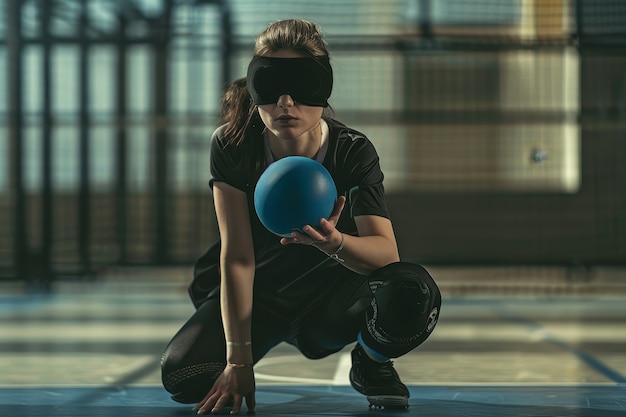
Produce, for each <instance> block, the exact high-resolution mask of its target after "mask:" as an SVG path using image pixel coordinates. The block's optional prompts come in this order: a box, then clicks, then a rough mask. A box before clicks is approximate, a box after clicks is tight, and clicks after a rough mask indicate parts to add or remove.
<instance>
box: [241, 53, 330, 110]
mask: <svg viewBox="0 0 626 417" xmlns="http://www.w3.org/2000/svg"><path fill="white" fill-rule="evenodd" d="M247 85H248V91H249V92H250V96H251V97H252V101H253V102H254V104H257V105H261V104H275V103H276V102H277V101H278V98H279V97H280V96H282V95H283V94H288V95H290V96H291V98H293V100H294V101H296V102H298V103H302V104H305V105H307V106H317V107H327V106H328V101H327V100H328V98H329V97H330V93H331V91H332V89H333V70H332V67H331V66H330V60H329V58H328V57H327V56H322V57H315V58H268V57H263V56H258V55H256V56H254V58H252V61H250V65H249V66H248V76H247Z"/></svg>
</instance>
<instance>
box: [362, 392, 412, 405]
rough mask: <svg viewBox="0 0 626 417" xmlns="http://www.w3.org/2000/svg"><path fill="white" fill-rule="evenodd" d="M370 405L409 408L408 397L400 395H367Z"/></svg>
mask: <svg viewBox="0 0 626 417" xmlns="http://www.w3.org/2000/svg"><path fill="white" fill-rule="evenodd" d="M367 401H369V403H370V407H377V408H409V399H408V398H407V397H405V396H401V395H368V396H367Z"/></svg>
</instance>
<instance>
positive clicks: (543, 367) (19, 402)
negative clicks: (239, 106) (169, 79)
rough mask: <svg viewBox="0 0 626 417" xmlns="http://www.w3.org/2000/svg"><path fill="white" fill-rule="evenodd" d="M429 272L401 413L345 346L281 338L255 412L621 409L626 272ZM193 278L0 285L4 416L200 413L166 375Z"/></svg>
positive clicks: (597, 414) (260, 368) (112, 275)
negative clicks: (435, 313)
mask: <svg viewBox="0 0 626 417" xmlns="http://www.w3.org/2000/svg"><path fill="white" fill-rule="evenodd" d="M429 269H430V270H431V273H432V274H433V276H434V277H435V279H436V280H437V281H438V282H439V284H440V287H441V289H442V293H443V296H444V304H443V307H442V313H441V319H440V321H439V324H438V326H437V328H436V331H435V332H434V334H433V335H432V336H431V338H430V339H429V340H428V341H427V342H426V343H425V344H423V345H422V346H421V347H419V348H418V349H417V350H415V351H413V352H411V353H410V354H408V355H406V356H404V357H401V358H398V359H397V360H395V365H396V368H397V370H398V372H399V373H400V375H401V377H402V379H403V381H404V382H405V383H406V384H407V385H408V386H409V388H410V392H411V398H410V400H409V404H410V407H409V408H408V409H407V410H377V409H370V408H369V407H368V404H367V401H366V399H365V398H364V397H363V396H362V395H360V394H358V393H357V392H356V391H354V390H353V389H352V388H351V387H350V385H349V382H348V370H349V368H350V356H349V355H350V349H351V346H349V347H346V349H345V350H344V351H342V352H339V353H337V354H335V355H332V356H330V357H328V358H325V359H322V360H318V361H311V360H307V359H305V358H304V357H302V356H300V355H299V354H298V352H297V351H296V350H295V349H294V348H292V347H291V346H289V345H286V344H285V345H280V346H278V347H277V348H276V349H275V350H273V351H272V352H271V353H270V354H269V355H268V356H267V357H266V358H264V359H263V360H262V361H261V362H260V363H259V364H258V365H257V366H256V381H257V396H256V398H257V409H256V414H257V415H263V416H287V417H290V416H368V417H375V416H379V415H380V416H391V417H393V416H420V417H431V416H432V417H437V416H441V417H451V416H454V417H459V416H472V417H478V416H497V417H509V416H520V417H521V416H524V417H527V416H546V417H547V416H550V417H559V416H576V417H609V416H610V417H613V416H615V417H617V416H626V272H625V271H623V270H618V269H610V268H607V269H594V270H585V269H562V268H469V269H462V268H457V269H455V268H434V267H433V268H429ZM189 276H190V270H188V269H185V268H163V269H132V270H117V271H107V272H105V273H102V274H100V275H98V276H97V278H95V279H94V280H90V281H88V282H87V281H84V282H81V281H76V280H74V281H64V282H60V283H57V284H54V285H53V291H51V292H50V293H48V294H45V293H41V292H36V291H25V290H24V286H23V284H19V283H4V284H1V283H0V352H1V354H0V367H1V369H2V373H1V374H0V416H3V417H4V416H6V417H22V416H29V417H30V416H50V417H74V416H81V417H86V416H94V417H99V416H119V417H133V416H152V417H158V416H185V415H192V414H193V411H192V406H191V405H183V404H178V403H176V402H173V401H172V400H171V399H170V398H169V395H168V393H167V392H165V390H164V389H163V388H162V387H161V384H160V373H159V360H160V355H161V352H162V350H163V348H164V346H165V344H166V343H167V342H168V340H169V338H170V337H171V336H172V335H173V334H174V333H175V332H176V331H177V330H178V328H179V327H180V326H181V325H182V324H183V322H184V321H185V320H186V319H187V317H188V316H189V315H190V314H191V312H192V306H191V303H190V302H189V301H188V299H187V295H186V284H187V281H188V279H189ZM244 410H245V407H244ZM242 414H244V413H242Z"/></svg>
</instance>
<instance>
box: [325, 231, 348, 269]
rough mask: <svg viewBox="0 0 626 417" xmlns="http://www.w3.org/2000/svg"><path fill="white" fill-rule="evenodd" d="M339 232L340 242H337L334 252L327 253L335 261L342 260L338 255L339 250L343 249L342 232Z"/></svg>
mask: <svg viewBox="0 0 626 417" xmlns="http://www.w3.org/2000/svg"><path fill="white" fill-rule="evenodd" d="M339 233H340V234H341V243H340V244H339V247H338V248H337V250H336V251H335V253H333V254H329V255H328V256H330V257H331V258H333V259H334V260H336V261H339V262H343V261H344V260H343V259H341V258H340V257H339V252H341V250H342V249H343V242H344V238H343V233H341V232H339Z"/></svg>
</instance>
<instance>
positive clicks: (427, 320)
mask: <svg viewBox="0 0 626 417" xmlns="http://www.w3.org/2000/svg"><path fill="white" fill-rule="evenodd" d="M326 123H327V126H328V137H327V141H326V143H325V145H324V155H323V165H324V166H325V167H326V168H327V169H328V171H329V172H330V174H331V175H332V177H333V179H334V181H335V184H336V186H337V190H338V192H339V194H341V195H345V196H346V197H347V203H346V206H345V208H344V210H343V212H342V214H341V217H340V219H339V221H338V223H337V226H336V227H337V229H338V230H340V231H341V232H343V233H346V234H356V233H357V230H356V225H355V222H354V217H356V216H361V215H375V216H382V217H386V218H389V213H388V210H387V206H386V204H385V200H384V188H383V173H382V172H381V170H380V166H379V161H378V155H377V153H376V150H375V148H374V146H373V145H372V143H371V142H370V141H369V139H367V137H365V136H364V135H363V134H361V133H359V132H357V131H355V130H352V129H350V128H348V127H346V126H345V125H343V124H341V123H340V122H337V121H335V120H332V119H327V120H326ZM222 132H223V128H218V129H217V130H216V132H215V133H214V135H213V138H212V144H211V175H212V179H211V182H210V183H211V184H213V183H214V182H217V181H223V182H226V183H228V184H229V185H231V186H233V187H235V188H237V189H240V190H241V191H243V192H245V193H246V194H247V196H248V209H249V213H250V221H251V228H252V238H253V242H254V252H255V261H256V271H255V278H254V292H253V313H252V354H253V358H254V362H255V363H256V362H257V361H259V360H260V359H261V358H262V357H263V356H264V355H265V354H266V353H267V352H268V351H269V350H270V349H271V348H272V347H274V346H276V345H278V344H279V343H281V342H287V343H290V344H292V345H294V346H296V347H297V348H298V349H299V350H300V351H301V352H302V353H303V354H304V355H305V356H306V357H308V358H311V359H318V358H322V357H325V356H327V355H329V354H331V353H334V352H337V351H339V350H341V349H343V348H344V347H345V346H346V345H348V344H350V343H353V342H355V341H356V339H357V334H358V333H359V332H361V335H362V337H363V340H364V341H365V343H367V345H368V346H369V347H371V348H372V349H374V350H376V351H377V352H379V353H380V354H382V355H386V356H388V357H398V356H401V355H403V354H405V353H407V352H409V351H410V350H412V349H414V348H415V347H417V346H418V345H419V344H421V343H422V342H423V341H424V340H426V338H427V337H428V336H429V335H430V333H431V331H432V329H433V327H434V325H435V324H436V321H437V317H438V313H439V309H440V306H441V295H440V293H439V290H438V288H437V285H436V284H435V282H434V281H433V280H432V278H431V277H430V275H429V274H428V273H427V272H426V270H424V268H422V267H421V266H419V265H416V264H411V263H406V262H399V263H394V264H391V265H388V266H386V267H384V268H381V269H380V270H378V271H376V272H374V273H373V274H371V275H369V276H364V275H361V274H358V273H356V272H353V271H351V270H349V269H347V268H345V267H344V266H342V265H341V263H339V262H337V261H335V260H334V259H332V258H329V257H328V256H327V255H325V254H324V253H322V252H321V251H320V250H318V249H317V248H315V247H312V246H307V245H295V244H294V245H286V246H283V245H281V244H280V242H279V240H280V238H279V237H277V236H276V235H274V234H272V233H271V232H269V231H268V230H267V229H265V228H264V227H263V225H262V224H261V222H260V220H259V219H258V216H257V215H256V212H255V210H254V203H253V193H254V186H255V184H256V181H257V180H258V176H259V172H256V173H255V172H253V170H250V169H245V167H244V166H243V162H242V161H245V160H246V152H249V151H250V150H249V149H247V148H246V146H245V145H242V146H234V145H231V146H226V147H225V146H224V145H223V142H222V137H221V134H222ZM258 140H259V141H263V137H262V136H259V138H258ZM248 160H249V158H248ZM219 253H220V243H219V242H217V243H215V244H214V245H213V246H211V247H210V248H209V249H208V251H207V252H206V253H204V254H203V255H202V256H201V257H200V258H199V259H198V261H197V263H196V265H195V268H194V279H193V281H192V284H191V285H190V287H189V294H190V296H191V300H192V302H193V304H194V306H195V307H196V312H195V314H194V315H193V316H192V317H191V318H190V319H189V321H188V322H187V323H186V324H185V325H184V326H183V327H182V328H181V330H180V331H179V332H178V333H177V334H176V335H175V336H174V338H173V339H172V341H171V342H170V344H169V345H168V347H167V349H166V351H165V353H164V355H163V361H162V376H163V384H164V386H165V388H166V389H167V390H168V391H169V392H170V393H172V394H173V397H172V398H174V399H175V400H177V401H180V402H188V403H192V402H198V401H200V400H201V399H202V398H203V397H204V396H205V395H206V394H207V393H208V391H209V390H210V389H211V386H212V385H213V383H214V381H215V379H216V378H217V377H218V376H219V374H220V373H221V371H222V370H223V369H224V367H225V365H226V360H225V359H226V344H225V340H224V331H223V327H222V322H221V315H220V299H219V290H220V289H219V281H220V276H219Z"/></svg>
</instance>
